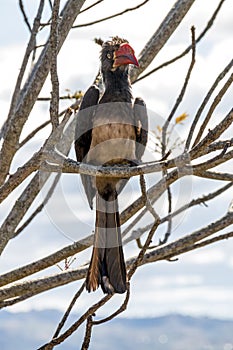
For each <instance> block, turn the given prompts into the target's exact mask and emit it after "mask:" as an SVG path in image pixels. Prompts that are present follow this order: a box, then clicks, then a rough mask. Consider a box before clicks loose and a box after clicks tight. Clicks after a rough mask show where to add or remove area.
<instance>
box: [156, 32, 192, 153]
mask: <svg viewBox="0 0 233 350" xmlns="http://www.w3.org/2000/svg"><path fill="white" fill-rule="evenodd" d="M191 36H192V57H191V63H190V65H189V69H188V72H187V74H186V77H185V81H184V84H183V86H182V89H181V91H180V94H179V96H178V98H177V100H176V102H175V105H174V107H173V108H172V110H171V112H170V114H169V116H168V118H167V120H166V122H165V123H164V125H163V127H162V156H163V155H164V154H165V153H166V135H167V129H168V126H169V124H170V122H171V120H172V118H173V116H174V114H175V112H176V110H177V108H178V107H179V105H180V103H181V101H182V99H183V97H184V94H185V91H186V88H187V85H188V83H189V79H190V76H191V73H192V70H193V67H194V64H195V55H196V45H195V27H194V26H193V27H192V28H191Z"/></svg>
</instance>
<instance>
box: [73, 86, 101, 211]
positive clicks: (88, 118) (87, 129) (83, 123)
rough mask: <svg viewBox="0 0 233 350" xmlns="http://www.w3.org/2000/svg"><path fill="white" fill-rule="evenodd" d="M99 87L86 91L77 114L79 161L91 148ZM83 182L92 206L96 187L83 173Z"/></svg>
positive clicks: (76, 133)
mask: <svg viewBox="0 0 233 350" xmlns="http://www.w3.org/2000/svg"><path fill="white" fill-rule="evenodd" d="M99 95H100V92H99V89H98V87H97V86H95V85H92V86H91V87H90V88H89V89H88V90H87V91H86V93H85V95H84V97H83V100H82V103H81V106H80V109H79V112H78V114H77V122H76V128H75V153H76V158H77V161H78V162H82V161H83V160H85V157H86V155H87V153H88V151H89V149H90V145H91V137H92V125H93V115H94V110H95V106H96V105H97V104H98V100H99ZM81 179H82V183H83V186H84V189H85V192H86V195H87V199H88V202H89V205H90V207H91V208H92V201H93V198H94V196H95V192H96V190H95V188H94V186H93V184H92V181H91V177H90V176H88V175H81Z"/></svg>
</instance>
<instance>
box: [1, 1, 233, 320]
mask: <svg viewBox="0 0 233 350" xmlns="http://www.w3.org/2000/svg"><path fill="white" fill-rule="evenodd" d="M61 3H62V4H64V3H65V1H61ZM90 3H91V1H87V2H86V4H85V6H87V5H88V4H90ZM136 3H137V2H136V1H130V0H125V1H124V2H119V1H118V2H117V1H114V2H113V1H111V0H105V1H104V2H103V4H101V5H99V7H96V8H95V9H93V10H92V11H89V12H88V13H83V14H82V15H81V16H80V17H79V18H78V20H77V24H81V23H86V22H89V21H92V20H94V19H96V18H101V17H103V16H106V15H109V14H112V13H115V12H118V11H120V10H122V9H125V8H128V7H131V6H133V5H135V4H136ZM138 3H139V1H138ZM173 3H174V1H173V0H165V1H158V0H155V1H152V0H151V1H149V2H148V3H147V4H146V5H145V6H144V7H143V8H141V9H140V10H138V11H135V12H130V13H128V14H125V15H124V16H121V17H118V18H116V19H113V20H111V21H109V22H103V23H100V24H98V25H95V27H93V26H88V27H83V28H78V29H73V30H72V32H71V33H70V35H69V37H68V40H67V41H66V43H65V44H64V46H63V48H62V50H61V52H60V54H59V60H58V65H59V81H60V93H61V95H63V94H66V93H67V92H66V89H70V90H71V91H72V92H74V91H76V90H85V89H87V87H88V86H89V85H90V84H91V83H92V81H93V78H94V77H95V75H96V73H97V71H98V64H99V63H98V59H99V47H98V46H97V45H96V44H94V43H93V39H94V38H95V37H101V38H102V39H108V38H109V37H110V36H114V35H116V34H117V35H119V36H122V37H126V38H127V39H128V40H129V42H130V44H131V45H132V46H133V48H134V49H135V53H136V55H138V54H139V53H140V51H141V50H142V48H143V46H144V45H145V43H146V42H147V41H148V40H149V38H150V36H151V35H152V34H153V33H154V32H155V30H156V29H157V28H158V26H159V24H160V23H161V21H162V20H163V18H164V17H165V15H166V14H167V12H168V11H169V9H170V8H171V6H172V5H173ZM24 4H25V10H26V11H27V13H28V16H29V19H30V22H31V23H32V20H33V16H34V14H35V11H36V8H37V5H38V1H31V0H25V1H24ZM217 5H218V0H212V1H207V0H206V1H202V0H196V1H195V3H194V5H193V6H192V8H191V10H190V12H189V13H188V14H187V15H186V17H185V19H184V21H183V22H182V24H181V25H180V26H179V28H178V29H177V31H176V32H175V33H174V35H173V36H172V37H171V38H170V40H169V41H168V43H167V45H166V47H165V48H164V49H163V50H161V52H160V53H159V55H158V56H157V57H156V59H155V60H154V62H153V63H152V67H156V66H157V65H159V64H160V63H162V62H164V61H165V60H167V59H169V58H172V57H174V56H175V55H177V54H179V53H180V52H182V50H184V49H185V48H186V47H187V45H189V44H190V37H191V35H190V28H191V26H192V25H194V26H195V27H196V34H197V36H198V34H199V33H200V32H201V31H202V30H203V29H204V27H205V25H206V24H207V22H208V20H209V18H210V16H211V14H212V13H213V12H214V10H215V8H216V7H217ZM44 20H46V16H45V19H44ZM0 23H1V26H2V28H4V30H2V31H1V32H2V34H1V37H0V50H1V55H0V76H1V82H2V83H1V86H0V100H1V111H0V123H2V122H3V121H4V119H5V117H6V115H7V111H8V108H9V102H10V97H11V94H12V91H13V87H14V84H15V81H16V76H17V74H18V72H19V68H20V63H21V60H22V57H23V53H24V50H25V47H26V44H27V40H28V38H29V33H28V31H27V28H26V26H25V23H24V22H23V19H22V15H21V13H20V11H19V7H18V1H16V0H3V1H2V8H1V13H0ZM232 31H233V23H232V3H231V1H230V0H226V1H225V3H224V5H223V7H222V10H221V12H220V14H219V15H218V18H217V19H216V22H215V24H214V26H213V28H212V29H211V30H210V31H209V32H208V33H207V35H206V37H205V38H204V39H203V41H202V42H201V43H200V44H199V45H198V46H197V57H196V65H195V68H194V71H193V73H192V77H191V80H190V85H189V87H188V90H187V94H186V98H185V99H184V101H183V103H182V105H181V106H180V108H179V110H178V111H177V115H179V113H183V112H187V113H188V114H189V118H188V120H187V122H186V123H185V125H179V126H177V128H176V130H175V135H174V139H176V138H177V137H178V138H179V139H180V140H183V139H184V135H185V133H186V131H187V130H188V126H189V125H190V122H191V120H192V116H193V115H194V113H195V112H196V110H197V109H198V107H199V104H200V102H201V101H202V99H203V97H204V95H205V94H206V93H207V91H208V89H209V88H210V86H211V84H212V83H213V82H214V80H215V78H216V76H217V75H218V74H219V73H220V72H221V70H222V69H223V68H224V67H225V66H226V65H227V63H229V62H230V59H231V58H232V49H231V48H232V47H233V42H232V40H233V39H232V38H233V35H232ZM45 39H46V36H45V35H44V34H43V33H41V37H40V40H41V43H43V42H44V41H45ZM189 62H190V55H188V56H187V57H185V58H183V59H182V60H180V61H179V62H177V63H175V64H174V65H171V66H168V67H167V68H165V69H163V70H160V71H158V72H157V73H156V74H154V75H152V76H150V77H149V78H148V79H146V80H142V81H141V82H138V83H136V84H135V85H134V86H133V93H134V95H135V96H142V97H143V98H144V99H145V101H146V103H147V106H148V109H149V111H150V120H151V128H152V129H153V128H156V126H161V125H162V122H163V120H164V119H165V118H166V116H167V115H168V113H169V112H170V110H171V108H172V107H173V104H174V101H175V100H176V98H177V96H178V94H179V91H180V88H181V86H182V84H183V81H184V77H185V73H186V71H187V68H188V65H189ZM49 92H50V84H49V81H47V82H46V84H45V87H44V88H43V91H42V92H41V96H49ZM232 93H233V89H231V90H229V92H228V94H227V95H226V96H225V97H224V98H223V100H222V102H221V104H220V105H219V107H218V108H217V110H216V113H215V115H214V118H213V119H212V121H211V123H210V126H209V127H211V126H213V125H214V124H215V123H216V121H217V120H219V118H221V117H223V116H224V115H225V114H226V113H227V112H228V111H229V109H230V108H231V107H232ZM66 106H67V104H66V102H63V103H62V104H61V109H62V108H64V107H66ZM48 117H49V106H48V105H47V104H44V103H43V102H39V103H38V104H37V106H36V107H35V108H34V109H33V112H32V115H31V117H30V119H29V121H28V123H27V125H26V127H25V128H24V133H23V135H24V136H26V135H27V134H28V132H29V131H30V130H32V128H35V126H36V125H39V124H40V123H41V122H42V121H44V120H47V119H48ZM45 136H46V133H44V132H42V133H40V134H39V135H38V137H37V139H36V140H35V141H34V142H32V143H31V144H30V145H29V146H28V148H27V149H25V150H23V151H22V152H21V153H19V155H18V156H17V157H16V160H15V163H14V167H17V166H18V164H19V162H20V160H21V159H25V158H24V157H26V158H27V157H30V155H31V154H32V152H33V150H35V149H36V148H37V147H38V145H39V144H40V142H42V141H43V140H44V138H45ZM148 152H149V150H148ZM70 156H71V157H72V156H74V153H73V152H71V155H70ZM150 157H152V159H155V158H156V155H151V154H150ZM153 181H154V179H152V178H151V177H148V178H147V183H148V185H150V184H151V183H153ZM220 186H221V184H218V185H217V187H220ZM214 188H216V184H212V183H209V182H208V186H207V181H203V180H202V181H200V180H198V179H196V180H192V181H191V180H185V181H183V182H182V183H181V185H180V187H177V188H175V191H176V200H175V204H174V205H175V207H177V208H178V207H179V206H180V205H182V203H184V202H185V201H186V200H188V198H191V196H194V197H195V198H196V197H198V196H200V195H201V194H203V193H205V194H207V193H208V192H210V191H211V190H214ZM137 191H138V185H137V181H136V180H133V181H131V184H129V186H128V189H127V190H126V191H125V192H124V193H123V194H122V197H121V206H122V207H124V206H127V205H128V204H129V198H130V196H133V198H137V194H138V192H137ZM44 193H45V192H43V191H42V197H43V195H44ZM129 193H130V195H129ZM14 195H15V194H14ZM14 198H15V197H14ZM14 198H13V197H11V198H9V200H7V201H5V202H4V203H3V206H2V207H1V212H0V220H2V219H3V217H4V216H5V213H6V212H7V211H9V209H10V207H11V205H12V203H13V199H14ZM231 199H232V193H230V192H228V194H226V195H223V196H221V198H219V199H218V200H217V201H212V202H211V203H209V206H208V208H203V210H202V215H200V211H199V210H197V209H195V210H193V211H192V212H191V213H187V214H186V215H181V216H179V218H178V219H177V220H176V221H175V223H174V232H173V237H174V238H176V237H179V236H181V235H182V234H187V233H189V232H192V231H194V230H195V229H198V228H201V227H204V226H205V225H206V224H208V223H209V222H211V220H212V219H214V218H216V217H217V218H219V217H221V216H222V215H224V214H225V213H226V211H227V208H228V206H229V203H230V201H231ZM40 200H41V198H40V199H38V201H37V203H39V202H40ZM35 206H36V203H35ZM156 209H157V210H158V211H161V214H162V213H164V203H163V200H162V199H161V200H160V201H159V202H158V204H157V207H156ZM80 217H81V218H82V219H81V220H80ZM147 220H149V218H147ZM93 225H94V214H93V212H91V210H89V209H88V205H87V202H86V199H85V196H84V193H83V190H82V187H81V186H80V182H79V180H78V179H77V176H73V175H65V176H63V180H62V182H61V183H60V184H59V186H58V188H57V191H56V193H55V196H54V198H53V199H52V200H51V202H50V203H49V205H48V206H47V208H46V211H45V212H43V213H42V214H41V215H40V216H39V217H38V218H36V220H35V222H34V223H33V224H31V225H30V227H28V228H27V229H26V230H25V232H24V233H23V234H22V235H21V236H20V237H18V238H17V239H15V240H13V241H12V242H11V243H10V244H9V245H8V247H7V249H6V251H5V253H4V254H3V257H2V258H1V266H0V269H1V271H2V272H3V271H8V270H10V269H12V268H16V267H17V266H20V265H22V264H26V263H28V262H31V261H33V260H35V259H37V258H40V257H43V256H46V255H48V254H50V253H51V252H53V251H54V250H55V249H58V248H61V247H63V246H65V245H68V244H70V242H72V241H74V240H76V239H79V238H81V237H82V236H81V235H80V234H79V233H77V232H80V231H81V232H82V235H83V236H85V235H87V234H90V233H91V231H92V230H93ZM232 249H233V242H231V241H227V242H222V243H218V244H215V245H213V246H211V247H208V248H202V249H201V250H199V251H195V252H191V253H187V254H185V255H184V256H182V257H180V259H179V260H178V261H177V262H159V263H156V264H153V265H147V266H144V267H142V268H140V269H139V270H138V272H137V274H136V275H135V276H134V278H133V281H132V284H133V288H132V289H133V290H132V297H131V302H130V304H129V308H128V310H127V313H125V314H124V316H130V317H134V316H137V317H142V316H156V315H161V314H165V313H169V312H180V313H185V314H190V315H209V316H215V317H221V318H232V317H233V278H232V274H233V255H232ZM125 252H126V256H130V255H135V254H136V247H135V244H134V243H132V244H130V245H129V246H127V247H126V249H125ZM90 253H91V251H90V250H88V251H87V252H85V253H84V254H83V256H82V259H83V260H84V261H85V260H88V257H89V256H90ZM75 264H76V262H74V264H73V266H74V267H75ZM56 272H57V269H56V268H53V269H51V270H50V273H56ZM78 285H79V283H78V282H77V283H73V284H71V285H68V286H65V287H61V288H59V289H57V290H56V291H50V292H48V293H46V294H41V295H39V296H38V297H35V298H32V299H31V300H28V301H26V302H24V303H21V304H19V305H17V306H16V307H14V308H12V309H11V310H12V311H17V310H30V309H31V308H35V309H43V308H57V309H62V310H63V309H65V308H66V306H67V304H68V303H69V300H70V298H71V297H72V296H73V294H74V292H75V291H76V289H77V287H78ZM99 296H100V292H96V293H94V294H91V295H86V294H85V295H84V296H83V297H82V299H81V302H80V305H79V308H81V309H85V308H86V307H87V305H88V304H89V302H90V300H93V301H94V300H96V298H98V297H99ZM120 298H121V297H120V296H116V298H114V301H113V302H112V304H111V307H114V306H115V305H117V303H119V301H120V300H121V299H120ZM108 307H110V306H108ZM79 308H77V310H76V311H77V312H78V311H80V309H79ZM108 311H109V310H107V312H108ZM103 312H104V311H103Z"/></svg>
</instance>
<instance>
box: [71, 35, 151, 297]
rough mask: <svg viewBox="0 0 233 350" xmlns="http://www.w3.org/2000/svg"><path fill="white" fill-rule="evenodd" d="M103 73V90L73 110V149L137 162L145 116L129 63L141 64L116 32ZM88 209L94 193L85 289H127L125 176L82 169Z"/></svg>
mask: <svg viewBox="0 0 233 350" xmlns="http://www.w3.org/2000/svg"><path fill="white" fill-rule="evenodd" d="M100 61H101V74H102V80H103V85H104V93H103V94H102V96H100V95H101V94H100V90H99V88H98V87H97V86H96V85H92V86H91V87H90V88H89V89H88V90H87V91H86V93H85V95H84V97H83V100H82V103H81V106H80V110H79V112H78V115H77V122H76V132H75V152H76V157H77V161H78V162H86V163H89V164H93V165H102V166H117V165H121V166H122V165H128V166H130V165H135V164H138V163H139V162H140V161H141V157H142V155H143V153H144V150H145V146H146V143H147V131H148V117H147V111H146V106H145V103H144V101H143V100H142V99H141V98H136V99H135V100H134V101H133V97H132V94H131V85H130V81H129V65H130V64H132V65H135V66H139V64H138V61H137V59H136V57H135V54H134V50H133V49H132V47H131V46H130V45H129V43H128V41H127V40H125V39H121V38H119V37H114V38H112V39H111V40H109V41H107V42H105V43H103V45H102V50H101V55H100ZM81 179H82V183H83V186H84V189H85V192H86V195H87V199H88V202H89V205H90V207H91V209H92V208H93V198H94V197H95V196H96V222H95V236H94V246H93V251H92V257H91V262H90V265H89V269H88V273H87V277H86V289H87V290H88V291H89V292H90V291H95V290H96V289H97V288H98V287H99V285H101V287H102V290H103V292H104V293H108V294H113V293H124V292H125V291H126V282H127V277H126V267H125V262H124V255H123V249H122V239H121V229H120V216H119V210H118V200H117V197H118V194H119V192H120V191H121V190H122V189H123V187H124V186H125V184H126V182H127V179H121V178H117V177H115V178H114V177H106V176H105V177H104V176H103V177H102V176H101V177H99V176H98V177H93V176H89V175H81Z"/></svg>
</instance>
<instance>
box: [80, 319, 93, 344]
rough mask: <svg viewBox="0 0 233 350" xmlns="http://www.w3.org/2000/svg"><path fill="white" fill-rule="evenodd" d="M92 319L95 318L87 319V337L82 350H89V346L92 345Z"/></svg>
mask: <svg viewBox="0 0 233 350" xmlns="http://www.w3.org/2000/svg"><path fill="white" fill-rule="evenodd" d="M92 318H93V316H92V315H90V316H88V318H87V321H86V331H85V336H84V339H83V344H82V347H81V350H87V349H89V345H90V341H91V331H92V327H93V321H92Z"/></svg>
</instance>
